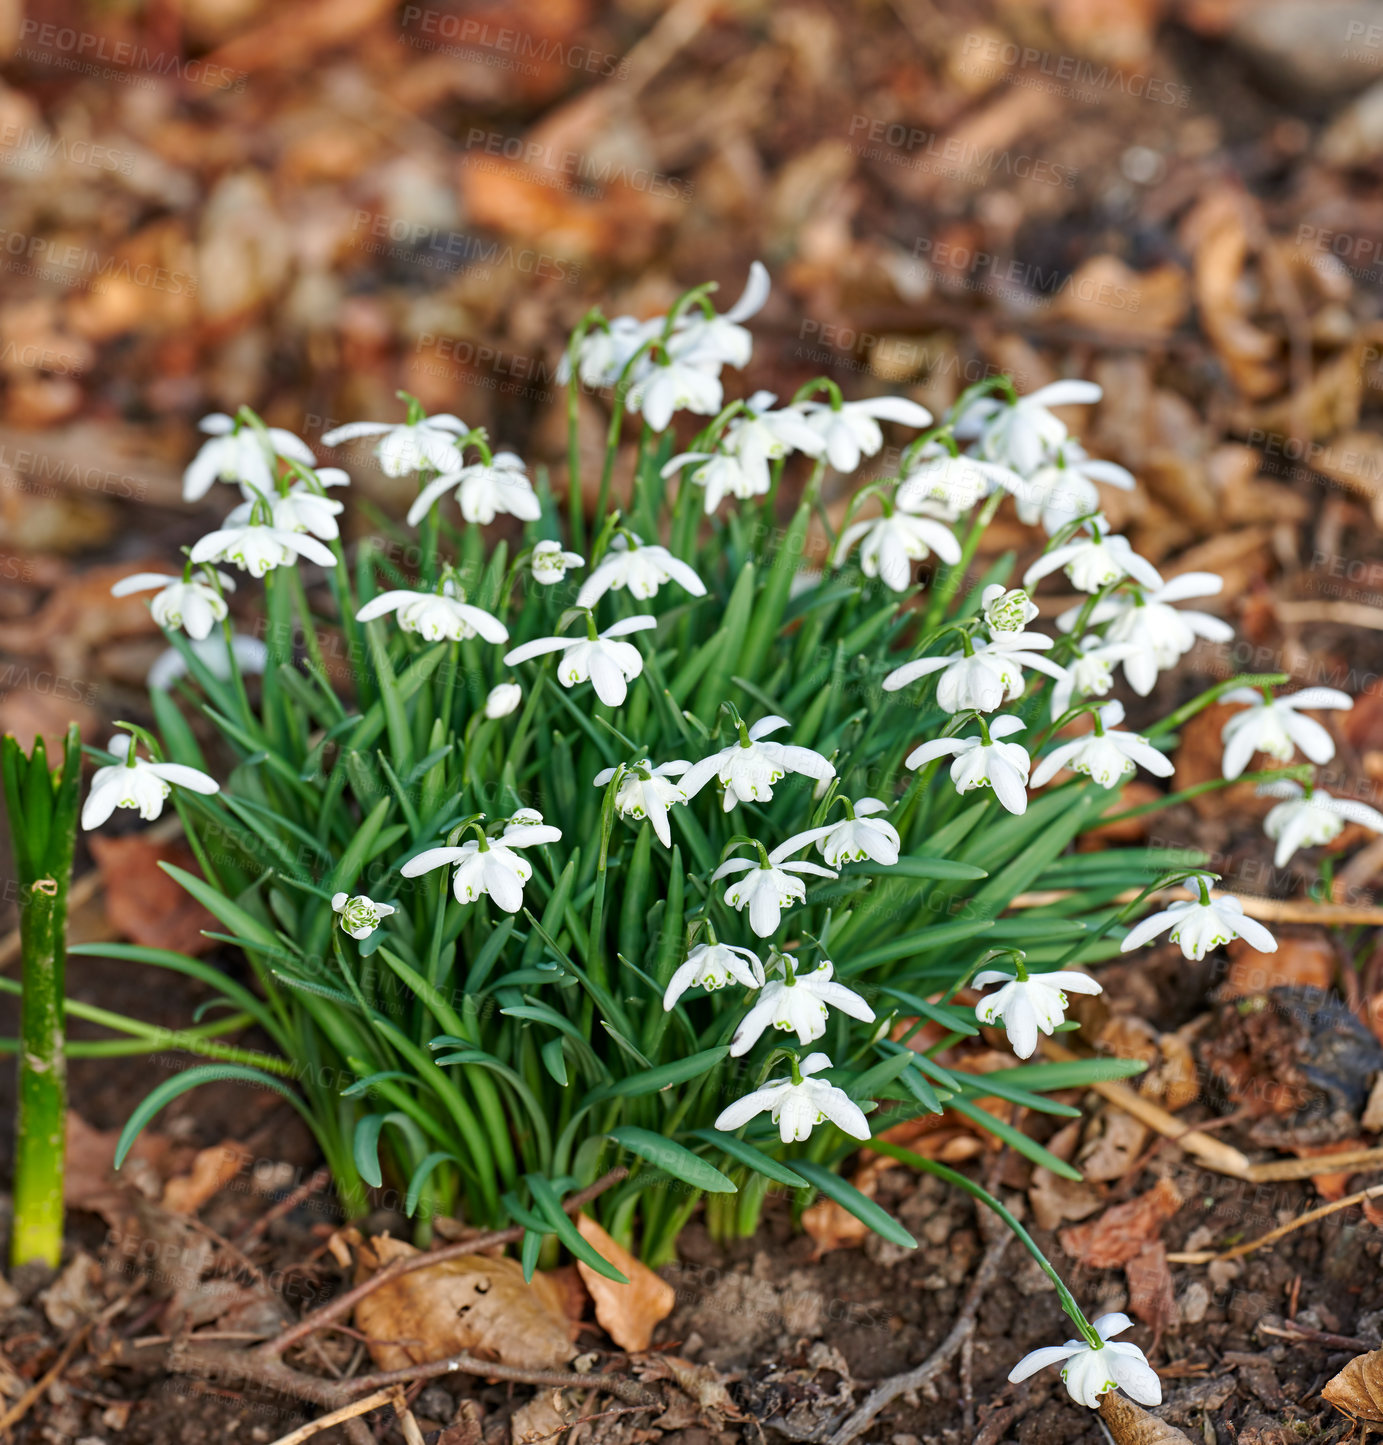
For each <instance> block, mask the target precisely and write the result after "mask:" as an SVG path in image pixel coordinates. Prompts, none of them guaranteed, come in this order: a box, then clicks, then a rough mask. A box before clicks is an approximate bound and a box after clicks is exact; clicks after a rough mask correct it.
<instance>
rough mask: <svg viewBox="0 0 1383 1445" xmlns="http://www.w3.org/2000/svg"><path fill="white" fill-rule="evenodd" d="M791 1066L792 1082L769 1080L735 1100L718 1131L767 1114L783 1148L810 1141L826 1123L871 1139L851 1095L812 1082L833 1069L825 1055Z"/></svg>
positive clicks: (721, 1118)
mask: <svg viewBox="0 0 1383 1445" xmlns="http://www.w3.org/2000/svg"><path fill="white" fill-rule="evenodd" d="M789 1063H790V1065H791V1068H792V1076H791V1078H787V1079H770V1080H769V1081H768V1083H766V1084H764V1085H763V1087H762V1088H758V1089H755V1090H754V1092H753V1093H752V1094H746V1095H745V1096H744V1098H742V1099H736V1100H735V1102H734V1103H733V1104H731V1105H730V1107H729V1108H728V1109H725V1110H723V1111H722V1112H721V1114H720V1116H719V1117H718V1118H717V1119H716V1125H715V1126H716V1128H717V1129H720V1130H723V1131H724V1132H725V1133H727V1134H728V1133H730V1132H732V1131H733V1130H735V1129H739V1128H741V1127H742V1126H743V1125H745V1124H747V1123H748V1122H749V1121H750V1120H751V1119H753V1118H755V1117H757V1116H758V1115H759V1114H762V1113H765V1112H767V1113H768V1114H769V1116H770V1117H771V1118H772V1120H773V1122H774V1123H775V1124H777V1125H778V1134H779V1137H780V1138H781V1139H782V1141H783V1143H784V1144H790V1143H793V1142H794V1141H796V1140H800V1139H809V1138H810V1137H811V1132H812V1130H813V1129H814V1128H815V1127H816V1126H817V1125H818V1124H821V1123H824V1122H825V1121H826V1120H827V1119H829V1120H830V1121H831V1123H832V1124H834V1125H835V1126H836V1128H837V1129H840V1130H841V1131H842V1132H844V1133H846V1134H849V1135H850V1137H851V1138H852V1139H868V1138H869V1121H868V1120H867V1119H866V1118H865V1117H864V1110H863V1109H861V1108H860V1106H859V1105H858V1104H857V1103H855V1101H854V1100H853V1099H852V1098H851V1097H850V1096H849V1094H847V1093H846V1092H845V1090H844V1089H838V1088H836V1086H835V1085H834V1084H831V1083H828V1082H827V1081H826V1080H825V1079H814V1078H812V1075H813V1074H819V1073H820V1072H821V1071H822V1069H829V1068H830V1067H831V1061H830V1059H829V1058H827V1056H826V1055H825V1054H822V1053H816V1054H808V1055H807V1057H806V1058H805V1059H802V1060H800V1061H799V1060H789Z"/></svg>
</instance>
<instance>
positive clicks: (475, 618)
mask: <svg viewBox="0 0 1383 1445" xmlns="http://www.w3.org/2000/svg"><path fill="white" fill-rule="evenodd" d="M390 612H396V613H397V614H398V619H399V626H400V627H402V628H403V630H404V631H405V632H414V633H416V634H417V635H418V636H419V637H421V638H423V639H424V640H425V641H427V642H441V641H443V640H446V641H448V642H460V641H462V640H463V639H465V638H467V637H476V636H480V637H483V638H484V639H485V641H486V642H493V643H495V644H499V643H501V642H508V641H509V629H508V628H507V627H506V626H505V625H504V624H503V623H502V622H501V621H500V620H499V618H498V617H492V616H491V615H490V614H489V613H488V612H486V611H485V610H484V609H483V608H480V607H473V606H471V604H470V603H469V602H467V601H466V594H465V592H463V591H462V590H461V588H460V587H458V586H457V585H456V582H455V580H454V579H453V578H451V577H448V578H447V579H446V580H445V581H444V582H443V583H442V590H441V591H440V592H413V591H410V590H409V589H407V588H399V589H397V590H395V591H392V592H381V593H380V594H379V596H378V597H372V598H371V599H370V600H369V601H368V602H367V603H366V604H365V605H364V606H363V607H362V608H361V609H360V611H359V612H357V613H356V614H355V620H356V621H357V622H373V621H374V620H375V619H376V618H377V617H384V616H385V615H386V614H388V613H390Z"/></svg>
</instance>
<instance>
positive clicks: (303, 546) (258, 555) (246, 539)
mask: <svg viewBox="0 0 1383 1445" xmlns="http://www.w3.org/2000/svg"><path fill="white" fill-rule="evenodd" d="M188 555H189V556H190V557H191V559H192V560H193V561H194V562H229V563H231V564H232V565H233V566H235V567H238V568H240V570H241V571H242V572H248V573H249V574H250V576H251V577H263V576H264V574H265V573H266V572H271V571H273V570H274V569H275V568H276V567H291V566H293V565H294V564H295V563H296V562H297V560H298V558H299V557H306V558H307V560H308V561H309V562H315V563H316V564H317V565H318V566H319V567H334V566H335V565H336V558H335V557H334V556H332V554H331V551H330V549H329V548H327V547H324V546H323V545H322V544H321V543H320V542H319V541H318V540H317V539H316V538H315V537H313V536H310V535H309V534H308V533H306V532H290V531H286V530H285V529H284V528H282V527H271V526H266V525H262V524H259V523H250V524H249V525H247V526H236V527H220V528H218V529H217V530H216V531H215V532H208V533H207V535H206V536H205V537H203V538H202V539H201V540H200V541H198V542H196V543H194V545H193V547H192V551H191V552H190V553H189V554H188Z"/></svg>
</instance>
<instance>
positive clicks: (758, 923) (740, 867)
mask: <svg viewBox="0 0 1383 1445" xmlns="http://www.w3.org/2000/svg"><path fill="white" fill-rule="evenodd" d="M683 786H684V787H685V779H684V780H683ZM827 831H829V830H827V829H824V828H809V829H807V831H806V832H805V833H795V834H793V836H792V837H791V838H789V839H788V840H787V841H786V842H785V843H780V844H779V845H778V846H777V847H776V848H774V849H773V850H772V851H771V852H769V853H764V852H763V850H762V847H760V858H759V861H758V862H757V863H755V862H753V861H751V860H750V859H748V858H730V859H728V860H727V861H726V862H724V863H722V864H721V865H720V867H719V868H717V869H716V871H715V872H714V873H712V874H711V882H712V883H716V882H719V880H720V879H722V878H728V877H729V876H730V875H731V874H733V873H742V874H744V876H743V877H742V878H741V879H740V880H739V881H738V882H737V883H733V884H731V886H730V887H729V888H727V889H726V890H725V903H726V905H727V907H730V908H734V909H737V910H743V909H745V908H747V909H748V910H749V926H750V927H751V928H752V929H753V930H754V932H755V933H757V934H758V935H759V937H760V938H768V937H770V936H771V935H773V934H774V933H776V932H777V931H778V924H779V922H780V921H781V918H782V915H783V911H784V910H785V909H787V908H791V907H792V906H793V904H794V903H801V902H802V900H803V899H804V898H805V897H806V896H807V885H806V884H805V883H803V881H802V879H801V877H800V876H795V875H800V874H807V873H809V874H812V875H814V876H815V877H817V878H838V877H839V876H840V875H839V874H838V873H837V872H836V871H835V870H834V869H833V868H823V867H822V866H821V865H820V864H819V863H807V862H796V863H790V862H788V861H787V860H788V859H789V858H790V857H791V856H792V854H794V853H795V852H796V851H797V850H798V849H799V848H803V847H805V846H806V845H807V844H808V843H814V842H816V840H817V838H819V837H820V836H822V834H824V833H825V832H827Z"/></svg>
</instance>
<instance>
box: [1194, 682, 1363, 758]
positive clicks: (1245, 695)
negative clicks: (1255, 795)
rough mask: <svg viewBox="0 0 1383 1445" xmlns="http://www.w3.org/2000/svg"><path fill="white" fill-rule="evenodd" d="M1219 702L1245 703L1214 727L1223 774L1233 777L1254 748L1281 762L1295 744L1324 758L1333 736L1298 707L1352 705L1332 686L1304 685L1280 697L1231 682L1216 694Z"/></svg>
mask: <svg viewBox="0 0 1383 1445" xmlns="http://www.w3.org/2000/svg"><path fill="white" fill-rule="evenodd" d="M1220 701H1221V702H1246V703H1248V704H1249V706H1248V707H1247V708H1245V709H1244V711H1243V712H1240V713H1235V715H1234V716H1233V717H1232V718H1230V720H1229V721H1228V722H1227V723H1226V724H1225V725H1224V727H1223V728H1222V729H1221V730H1220V741H1221V742H1222V743H1223V744H1224V748H1225V756H1224V775H1225V777H1226V778H1237V777H1238V776H1239V775H1240V774H1241V773H1242V772H1243V771H1244V769H1245V768H1246V767H1247V766H1248V764H1249V759H1250V758H1252V757H1253V755H1254V753H1267V755H1268V756H1269V757H1270V758H1276V759H1277V761H1278V762H1280V763H1285V762H1287V761H1289V760H1290V758H1291V756H1292V753H1293V751H1294V750H1295V749H1296V748H1300V749H1301V750H1302V752H1303V753H1305V754H1306V756H1307V757H1308V758H1310V759H1311V761H1312V762H1313V763H1328V762H1329V761H1330V760H1331V758H1333V757H1334V756H1335V740H1334V739H1333V738H1332V737H1331V736H1330V734H1329V733H1328V732H1326V730H1325V729H1324V728H1323V727H1322V726H1321V725H1320V723H1318V722H1317V721H1316V720H1315V719H1314V718H1309V717H1302V716H1301V713H1302V710H1303V709H1307V708H1310V709H1315V708H1339V709H1341V710H1345V709H1348V708H1352V707H1353V706H1354V699H1353V698H1352V697H1350V695H1349V694H1348V693H1347V692H1340V691H1339V690H1338V689H1337V688H1333V687H1307V688H1303V689H1302V690H1301V691H1300V692H1294V693H1290V694H1288V696H1286V697H1265V696H1264V695H1263V694H1262V693H1261V692H1259V691H1258V689H1257V688H1252V687H1235V688H1231V689H1230V690H1229V691H1228V692H1226V693H1223V694H1221V697H1220Z"/></svg>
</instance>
